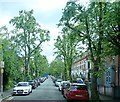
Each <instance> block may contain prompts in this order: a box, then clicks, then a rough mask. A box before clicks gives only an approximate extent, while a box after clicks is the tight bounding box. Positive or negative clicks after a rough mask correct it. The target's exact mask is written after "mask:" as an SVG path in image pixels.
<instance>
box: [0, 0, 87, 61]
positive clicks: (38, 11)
mask: <svg viewBox="0 0 120 102" xmlns="http://www.w3.org/2000/svg"><path fill="white" fill-rule="evenodd" d="M67 1H69V0H0V27H1V26H4V25H6V26H7V27H10V26H11V25H10V24H9V21H10V19H12V18H13V17H15V16H18V13H19V11H20V10H26V11H30V10H32V9H33V10H34V13H33V15H34V17H35V18H36V20H37V22H38V23H39V24H40V25H41V28H42V29H46V30H49V31H50V41H49V42H45V43H43V44H42V49H43V51H42V53H41V54H42V55H45V56H46V57H47V59H48V62H49V63H51V62H52V61H53V60H54V59H55V56H53V54H54V50H53V49H54V42H55V40H54V39H56V38H57V36H58V35H59V32H60V29H59V28H58V27H57V25H56V24H58V23H59V20H60V18H61V17H62V12H63V10H62V9H64V7H65V5H66V3H67ZM87 1H88V0H80V2H81V3H83V4H85V3H86V2H87Z"/></svg>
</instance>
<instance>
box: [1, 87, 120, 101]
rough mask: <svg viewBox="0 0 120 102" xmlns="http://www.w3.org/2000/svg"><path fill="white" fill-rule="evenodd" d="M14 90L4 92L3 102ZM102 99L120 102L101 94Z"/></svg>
mask: <svg viewBox="0 0 120 102" xmlns="http://www.w3.org/2000/svg"><path fill="white" fill-rule="evenodd" d="M12 90H13V89H12V88H11V89H9V90H7V91H5V92H3V96H2V102H6V101H5V100H7V99H8V98H9V97H10V96H11V95H12ZM100 99H101V100H102V101H103V102H104V101H107V100H108V101H111V102H113V101H114V102H120V99H114V98H113V97H111V96H106V95H102V94H100Z"/></svg>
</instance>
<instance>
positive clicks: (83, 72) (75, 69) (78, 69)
mask: <svg viewBox="0 0 120 102" xmlns="http://www.w3.org/2000/svg"><path fill="white" fill-rule="evenodd" d="M71 69H72V71H71V76H72V77H73V78H82V79H83V80H85V81H88V80H90V78H91V77H90V69H91V62H90V60H89V55H88V54H85V55H84V56H82V57H79V58H78V59H76V60H75V61H74V64H73V66H72V68H71Z"/></svg>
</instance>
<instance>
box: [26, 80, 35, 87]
mask: <svg viewBox="0 0 120 102" xmlns="http://www.w3.org/2000/svg"><path fill="white" fill-rule="evenodd" d="M28 82H29V84H30V85H31V86H32V89H35V88H36V83H35V81H34V80H29V81H28Z"/></svg>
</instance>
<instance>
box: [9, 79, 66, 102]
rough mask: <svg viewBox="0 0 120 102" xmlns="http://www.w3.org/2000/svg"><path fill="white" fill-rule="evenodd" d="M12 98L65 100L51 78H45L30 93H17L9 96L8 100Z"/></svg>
mask: <svg viewBox="0 0 120 102" xmlns="http://www.w3.org/2000/svg"><path fill="white" fill-rule="evenodd" d="M12 100H17V101H19V100H21V101H24V100H29V101H30V100H31V101H32V100H46V101H47V100H48V101H49V100H51V101H54V100H55V101H62V102H66V100H65V99H64V98H63V96H62V94H61V92H60V91H59V90H58V87H56V86H55V85H54V83H53V82H52V79H51V78H48V79H46V80H45V82H43V83H41V85H40V86H38V87H37V88H36V89H34V90H33V92H32V93H31V94H30V95H19V96H12V97H10V101H12Z"/></svg>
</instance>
